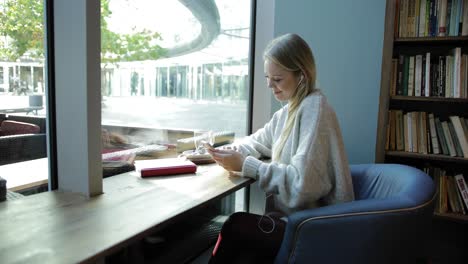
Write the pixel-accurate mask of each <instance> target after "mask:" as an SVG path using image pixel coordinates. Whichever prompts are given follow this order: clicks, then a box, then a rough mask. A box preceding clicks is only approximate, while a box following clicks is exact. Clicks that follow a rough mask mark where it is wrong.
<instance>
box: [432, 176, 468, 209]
mask: <svg viewBox="0 0 468 264" xmlns="http://www.w3.org/2000/svg"><path fill="white" fill-rule="evenodd" d="M423 170H424V172H426V173H427V174H428V175H430V176H432V178H433V179H434V183H435V185H436V188H437V195H438V197H437V200H436V205H435V209H434V211H435V212H436V213H442V214H444V213H455V214H464V215H466V214H468V186H467V178H466V176H465V175H463V174H455V175H450V174H448V173H447V172H446V171H445V170H443V169H441V168H437V167H428V168H424V169H423Z"/></svg>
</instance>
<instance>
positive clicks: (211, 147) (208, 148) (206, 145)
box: [203, 142, 214, 150]
mask: <svg viewBox="0 0 468 264" xmlns="http://www.w3.org/2000/svg"><path fill="white" fill-rule="evenodd" d="M203 146H204V147H205V148H206V149H207V150H214V148H213V146H212V145H211V144H210V143H208V142H203Z"/></svg>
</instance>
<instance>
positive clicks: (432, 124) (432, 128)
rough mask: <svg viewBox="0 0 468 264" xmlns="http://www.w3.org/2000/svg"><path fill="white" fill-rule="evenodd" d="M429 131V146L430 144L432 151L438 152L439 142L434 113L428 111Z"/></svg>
mask: <svg viewBox="0 0 468 264" xmlns="http://www.w3.org/2000/svg"><path fill="white" fill-rule="evenodd" d="M429 131H430V135H431V146H432V153H434V154H440V150H439V142H438V140H437V132H436V126H435V120H434V114H433V113H429Z"/></svg>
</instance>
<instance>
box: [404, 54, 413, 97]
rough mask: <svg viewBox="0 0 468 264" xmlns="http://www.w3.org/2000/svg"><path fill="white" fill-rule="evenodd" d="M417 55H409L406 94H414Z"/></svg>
mask: <svg viewBox="0 0 468 264" xmlns="http://www.w3.org/2000/svg"><path fill="white" fill-rule="evenodd" d="M414 73H415V56H409V66H408V89H407V92H406V94H405V95H407V96H414V84H415V83H414V77H415V74H414Z"/></svg>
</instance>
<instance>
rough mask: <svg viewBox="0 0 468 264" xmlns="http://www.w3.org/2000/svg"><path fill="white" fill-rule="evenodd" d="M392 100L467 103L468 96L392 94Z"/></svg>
mask: <svg viewBox="0 0 468 264" xmlns="http://www.w3.org/2000/svg"><path fill="white" fill-rule="evenodd" d="M390 100H394V101H419V102H431V103H437V102H444V103H457V104H467V105H468V99H466V98H446V97H434V96H430V97H425V96H402V95H392V96H390Z"/></svg>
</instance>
